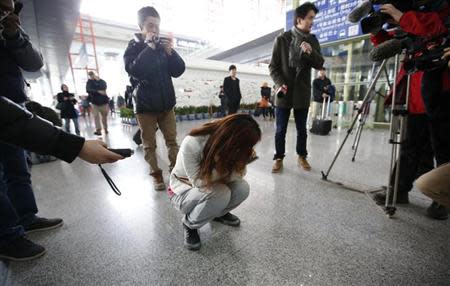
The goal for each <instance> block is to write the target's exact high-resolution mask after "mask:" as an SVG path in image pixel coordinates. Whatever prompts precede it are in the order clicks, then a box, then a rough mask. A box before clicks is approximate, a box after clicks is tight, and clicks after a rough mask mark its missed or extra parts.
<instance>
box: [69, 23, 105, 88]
mask: <svg viewBox="0 0 450 286" xmlns="http://www.w3.org/2000/svg"><path fill="white" fill-rule="evenodd" d="M73 43H78V44H79V45H80V49H79V51H78V52H72V51H71V52H69V64H70V71H71V73H72V78H73V84H74V87H75V92H76V93H78V91H77V82H76V77H75V71H77V70H84V71H86V75H87V73H88V72H90V71H93V72H95V73H96V74H97V75H99V68H98V59H97V49H96V43H95V34H94V28H93V24H92V18H91V16H90V15H80V17H79V18H78V21H77V24H76V30H75V34H74V37H73V40H72V44H73Z"/></svg>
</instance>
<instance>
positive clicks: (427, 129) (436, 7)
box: [373, 0, 450, 219]
mask: <svg viewBox="0 0 450 286" xmlns="http://www.w3.org/2000/svg"><path fill="white" fill-rule="evenodd" d="M422 2H423V3H421V4H422V6H421V7H422V8H424V9H422V10H421V11H420V12H419V11H406V12H402V11H400V10H399V9H397V8H396V7H395V6H394V5H392V4H386V5H382V6H381V10H380V11H381V12H382V13H384V14H386V15H389V16H390V17H391V18H392V19H391V20H390V22H391V23H395V24H398V25H399V26H400V27H401V29H402V30H403V31H404V32H406V33H408V34H409V35H413V36H418V37H421V38H422V39H424V40H429V39H434V38H437V37H445V36H446V35H447V34H448V30H447V27H446V26H445V25H444V23H445V21H446V18H447V17H448V16H449V7H448V4H447V2H446V1H442V0H441V1H422ZM387 35H388V34H387V33H386V32H385V31H381V32H379V33H378V34H377V35H376V36H375V37H373V41H374V42H375V43H379V42H382V41H383V38H386V37H387ZM436 79H438V80H436ZM448 82H450V80H449V76H448V71H444V70H443V69H442V68H438V69H434V70H431V71H429V70H426V71H424V72H421V71H419V72H417V73H415V74H413V75H412V77H411V94H410V101H409V106H408V108H409V115H408V126H407V135H406V140H405V143H404V144H403V145H402V157H401V160H405V162H403V161H402V164H401V166H403V167H402V168H401V170H400V182H399V196H398V201H397V202H398V203H408V191H409V190H410V189H411V188H412V183H413V181H414V180H415V179H416V178H417V177H418V176H420V175H421V174H424V173H425V172H427V171H429V170H430V169H431V168H432V165H433V162H432V153H431V152H430V149H429V147H427V146H429V144H431V146H432V151H433V153H434V156H435V158H436V162H437V164H438V166H440V165H442V164H445V163H447V162H449V161H450V148H449V147H448V146H450V136H449V134H448V130H450V116H449V115H448V114H449V110H450V99H449V98H450V97H449V96H448V92H449V91H447V95H445V94H444V93H446V91H445V90H446V88H447V89H449V86H450V85H448V84H447V87H445V86H446V83H448ZM396 84H397V85H401V84H403V87H405V86H404V85H405V84H406V72H405V70H404V69H403V68H402V70H401V71H400V74H399V77H398V82H397V83H396ZM419 87H421V88H420V89H419ZM400 90H403V91H405V90H406V88H403V89H402V88H400ZM418 90H421V92H420V95H421V97H422V98H420V96H419V92H418ZM400 96H401V97H402V96H403V98H404V97H405V95H404V94H400ZM420 99H422V100H420ZM425 110H426V113H427V116H426V117H425V115H423V114H424V112H425ZM428 134H430V135H429V136H428ZM405 166H406V168H405ZM385 198H386V195H385V194H380V195H378V196H376V197H375V200H376V201H377V202H378V203H384V200H385ZM427 213H428V215H429V216H430V217H432V218H435V219H447V218H448V212H447V210H446V208H445V207H444V206H442V205H440V204H439V203H437V202H433V203H432V204H431V206H430V207H429V208H428V209H427Z"/></svg>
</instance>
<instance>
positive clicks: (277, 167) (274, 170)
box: [272, 159, 283, 173]
mask: <svg viewBox="0 0 450 286" xmlns="http://www.w3.org/2000/svg"><path fill="white" fill-rule="evenodd" d="M281 170H283V160H282V159H276V160H275V163H274V164H273V167H272V173H280V172H281Z"/></svg>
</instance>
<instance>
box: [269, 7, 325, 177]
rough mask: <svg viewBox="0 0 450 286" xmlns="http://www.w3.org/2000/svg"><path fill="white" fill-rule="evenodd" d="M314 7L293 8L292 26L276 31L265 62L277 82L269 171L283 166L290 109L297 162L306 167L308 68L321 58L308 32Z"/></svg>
mask: <svg viewBox="0 0 450 286" xmlns="http://www.w3.org/2000/svg"><path fill="white" fill-rule="evenodd" d="M318 12H319V10H318V9H317V7H316V6H315V5H314V4H312V3H310V2H307V3H305V4H302V5H301V6H299V7H298V8H297V9H296V10H295V20H294V26H293V27H292V29H291V30H290V31H287V32H284V33H283V34H281V35H279V36H278V37H277V38H276V40H275V44H274V47H273V53H272V60H271V62H270V65H269V69H270V76H271V77H272V79H273V81H274V82H275V83H276V85H277V86H278V90H277V93H276V94H277V95H276V98H275V103H276V123H277V129H276V134H275V149H276V152H275V156H274V160H275V163H274V165H273V168H272V172H273V173H279V172H281V170H282V169H283V159H284V156H285V143H286V131H287V125H288V122H289V117H290V114H291V109H294V117H295V125H296V127H297V147H296V151H297V155H298V156H299V157H298V162H299V164H300V166H301V167H302V168H303V169H304V170H307V171H309V170H310V169H311V166H310V165H309V163H308V161H307V160H306V157H307V155H308V152H307V150H306V139H307V131H306V121H307V118H308V110H309V104H310V100H311V68H315V69H320V68H322V66H323V63H324V59H323V57H322V54H321V52H320V45H319V42H318V40H317V38H316V37H315V36H314V35H313V34H311V28H312V25H313V22H314V18H315V16H316V14H317V13H318Z"/></svg>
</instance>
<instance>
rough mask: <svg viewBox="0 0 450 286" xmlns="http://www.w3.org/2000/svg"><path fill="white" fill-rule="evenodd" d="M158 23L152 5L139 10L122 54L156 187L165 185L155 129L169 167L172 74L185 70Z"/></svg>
mask: <svg viewBox="0 0 450 286" xmlns="http://www.w3.org/2000/svg"><path fill="white" fill-rule="evenodd" d="M160 22H161V20H160V17H159V14H158V12H157V11H156V10H155V8H153V7H144V8H142V9H140V10H139V11H138V24H139V28H140V29H141V32H140V33H138V34H136V35H135V39H133V40H131V41H130V42H129V44H128V47H127V49H126V51H125V53H124V61H125V70H126V71H127V73H128V74H129V76H130V78H131V82H132V83H133V86H134V87H135V91H134V92H135V95H136V113H137V120H138V122H139V127H140V128H141V132H142V142H143V145H144V149H145V160H146V161H147V162H148V164H149V165H150V175H151V176H152V177H153V185H154V189H155V190H165V188H166V186H165V183H164V179H163V176H162V170H161V169H160V168H159V166H158V159H157V157H156V130H157V129H158V127H159V129H160V130H161V132H162V133H163V135H164V139H165V141H166V146H167V149H168V151H169V161H170V165H169V169H170V170H172V168H173V167H174V166H175V162H176V158H177V154H178V144H177V126H176V121H175V112H174V110H173V108H174V107H175V103H176V98H175V89H174V87H173V83H172V77H179V76H181V75H182V74H183V72H184V70H185V64H184V61H183V59H182V58H181V57H180V56H179V55H178V53H177V52H176V51H174V50H173V49H172V41H171V39H168V38H162V37H161V38H160V37H159V24H160Z"/></svg>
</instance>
